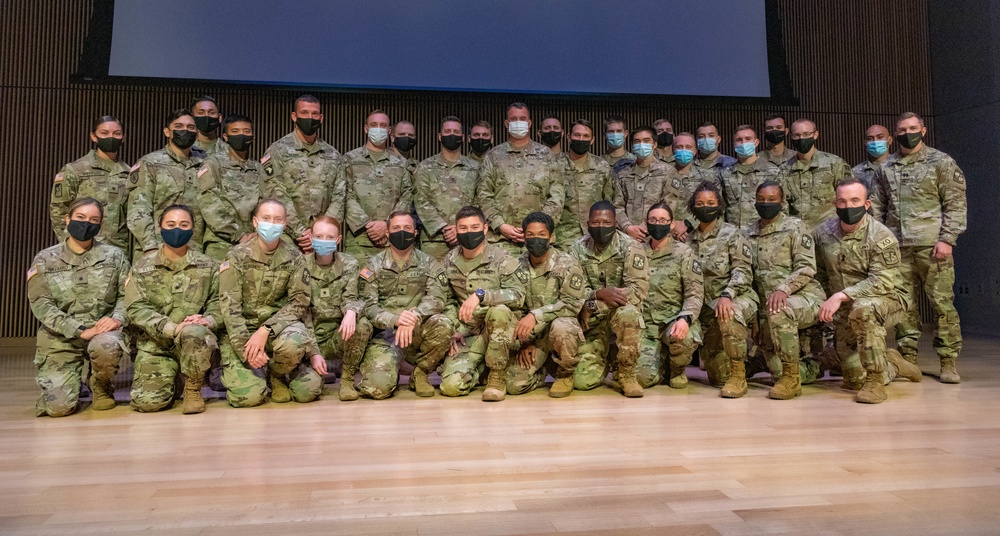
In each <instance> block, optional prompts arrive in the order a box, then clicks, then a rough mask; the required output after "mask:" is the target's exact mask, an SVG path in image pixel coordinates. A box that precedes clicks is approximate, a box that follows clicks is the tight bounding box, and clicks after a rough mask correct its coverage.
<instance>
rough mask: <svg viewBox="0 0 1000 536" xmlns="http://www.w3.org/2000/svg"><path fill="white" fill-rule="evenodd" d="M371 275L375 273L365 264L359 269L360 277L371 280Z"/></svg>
mask: <svg viewBox="0 0 1000 536" xmlns="http://www.w3.org/2000/svg"><path fill="white" fill-rule="evenodd" d="M373 275H375V274H374V273H372V271H371V270H369V269H368V267H367V266H365V267H364V268H362V269H361V278H362V279H364V280H365V281H371V280H372V276H373Z"/></svg>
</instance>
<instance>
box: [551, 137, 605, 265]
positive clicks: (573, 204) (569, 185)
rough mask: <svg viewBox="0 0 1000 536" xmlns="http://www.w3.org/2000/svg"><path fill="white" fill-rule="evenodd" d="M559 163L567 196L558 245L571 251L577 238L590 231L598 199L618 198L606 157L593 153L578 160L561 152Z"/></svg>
mask: <svg viewBox="0 0 1000 536" xmlns="http://www.w3.org/2000/svg"><path fill="white" fill-rule="evenodd" d="M557 163H558V166H557V169H559V170H560V175H561V180H562V183H563V189H564V190H565V192H566V199H565V202H564V203H563V211H562V216H561V217H560V218H559V224H558V225H556V230H555V233H556V246H557V247H558V248H559V249H561V250H563V251H567V250H569V248H570V246H572V245H573V242H576V241H577V240H579V239H580V238H581V237H582V236H583V235H585V234H587V220H589V219H590V207H591V206H593V205H594V203H596V202H598V201H613V200H614V195H615V188H614V179H613V178H612V176H611V168H610V167H609V166H608V165H607V164H606V163H605V162H604V160H602V159H601V158H600V157H597V156H594V155H592V154H590V153H587V155H586V156H584V157H583V158H581V159H580V160H576V161H574V160H572V159H570V157H569V156H567V155H559V156H558V158H557Z"/></svg>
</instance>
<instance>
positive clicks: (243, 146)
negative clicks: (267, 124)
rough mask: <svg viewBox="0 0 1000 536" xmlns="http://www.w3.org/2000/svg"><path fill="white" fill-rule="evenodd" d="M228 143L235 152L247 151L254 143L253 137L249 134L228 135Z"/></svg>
mask: <svg viewBox="0 0 1000 536" xmlns="http://www.w3.org/2000/svg"><path fill="white" fill-rule="evenodd" d="M226 143H228V144H229V146H230V147H232V148H233V150H234V151H246V150H247V149H249V148H250V144H251V143H253V136H249V135H247V134H226Z"/></svg>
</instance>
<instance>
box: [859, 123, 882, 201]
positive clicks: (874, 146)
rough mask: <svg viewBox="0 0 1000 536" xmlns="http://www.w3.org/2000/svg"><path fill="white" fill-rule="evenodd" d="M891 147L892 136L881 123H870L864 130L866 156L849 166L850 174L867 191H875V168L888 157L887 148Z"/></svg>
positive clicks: (880, 165)
mask: <svg viewBox="0 0 1000 536" xmlns="http://www.w3.org/2000/svg"><path fill="white" fill-rule="evenodd" d="M890 147H892V136H891V135H890V134H889V129H887V128H885V127H883V126H882V125H872V126H870V127H868V130H867V131H865V152H866V153H868V158H866V159H865V161H864V162H861V163H860V164H858V165H856V166H854V167H853V168H851V176H853V177H854V178H855V179H858V180H859V181H861V183H862V184H864V185H865V188H868V193H869V194H871V193H874V192H875V170H876V169H878V168H880V167H882V164H885V162H886V160H888V159H889V148H890Z"/></svg>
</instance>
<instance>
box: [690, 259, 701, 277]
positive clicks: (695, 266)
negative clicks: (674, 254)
mask: <svg viewBox="0 0 1000 536" xmlns="http://www.w3.org/2000/svg"><path fill="white" fill-rule="evenodd" d="M691 271H692V272H694V273H696V274H698V275H701V263H700V262H698V261H691Z"/></svg>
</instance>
